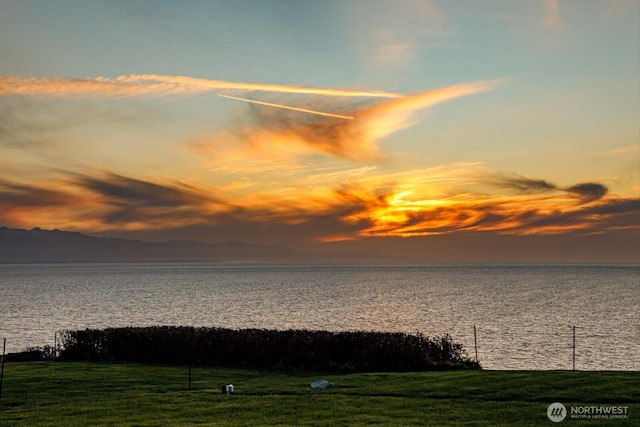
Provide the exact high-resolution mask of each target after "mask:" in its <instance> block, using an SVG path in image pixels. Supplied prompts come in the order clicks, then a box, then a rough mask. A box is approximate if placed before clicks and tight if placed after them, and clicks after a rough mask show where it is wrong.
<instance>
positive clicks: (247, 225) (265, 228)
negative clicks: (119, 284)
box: [0, 0, 640, 260]
mask: <svg viewBox="0 0 640 427" xmlns="http://www.w3.org/2000/svg"><path fill="white" fill-rule="evenodd" d="M294 3H295V5H293V4H292V5H289V4H288V3H287V6H286V7H285V6H283V3H282V2H273V3H272V2H269V1H265V2H264V3H262V2H261V3H260V4H261V6H260V7H257V6H256V8H255V10H254V8H250V10H248V9H247V8H246V7H243V6H241V5H240V4H241V2H240V3H238V2H187V3H185V4H184V5H183V4H180V6H179V9H180V12H179V13H176V10H173V8H174V7H176V8H177V6H174V5H172V4H169V3H167V4H164V3H163V4H162V5H161V6H159V5H154V6H152V7H150V6H147V5H146V3H141V4H140V5H139V8H140V12H141V13H140V14H139V16H136V17H127V18H126V19H124V20H122V18H123V16H124V15H126V13H125V11H123V10H122V9H121V8H120V6H119V5H116V4H114V5H109V6H106V4H105V3H103V2H85V3H79V4H78V5H76V7H74V9H73V13H71V11H70V10H65V7H57V6H55V7H54V6H52V5H51V4H50V2H38V1H36V2H35V3H33V2H26V3H21V2H16V3H15V4H13V5H12V7H11V8H10V9H7V12H5V13H6V15H4V17H3V18H0V20H2V23H3V25H0V36H2V37H0V40H1V41H0V53H2V54H3V57H7V58H9V59H8V60H7V61H3V62H2V63H0V158H1V159H2V163H3V164H2V166H3V167H2V168H1V169H0V226H9V227H21V228H31V227H42V228H59V229H64V230H72V231H83V232H87V233H93V234H95V233H100V234H102V235H110V236H118V237H144V238H147V237H148V238H150V239H156V240H163V239H165V238H168V236H170V238H180V239H182V238H192V239H193V238H196V239H201V240H206V241H220V240H223V239H230V240H243V239H244V240H245V241H249V242H253V243H265V244H284V245H292V247H294V248H295V247H304V248H312V249H313V250H318V251H321V250H322V249H317V248H327V247H331V248H339V249H336V250H337V251H339V250H342V249H340V248H345V247H347V246H348V245H351V246H348V247H350V248H355V250H356V251H360V250H369V249H370V248H372V249H371V250H380V251H382V252H384V253H387V252H386V251H387V250H388V249H387V244H388V242H389V241H394V242H396V240H394V239H397V241H401V242H402V244H403V245H405V246H404V247H405V248H407V249H406V251H407V252H409V251H411V250H414V249H415V248H422V249H425V250H429V251H432V252H430V255H429V256H432V255H433V253H434V252H433V251H436V249H434V248H432V247H431V243H432V242H433V241H434V240H437V241H439V242H442V241H443V240H440V239H441V236H449V237H450V238H451V239H450V240H448V241H449V242H454V241H455V242H456V245H460V246H458V248H460V247H464V245H465V243H464V242H466V241H467V240H465V239H468V238H469V236H474V237H473V238H472V239H480V240H482V239H484V236H489V235H490V236H493V237H496V236H499V237H504V236H566V237H567V239H569V240H571V239H574V240H571V242H573V243H572V245H573V246H571V245H569V246H571V247H579V246H580V245H581V244H582V243H581V242H582V241H581V240H579V239H577V237H583V236H594V235H598V236H600V235H602V236H605V237H606V238H607V239H608V238H611V239H613V240H611V241H612V242H617V243H612V247H613V248H614V249H615V250H617V253H616V255H615V256H616V257H618V256H620V257H621V259H625V260H629V259H632V260H634V259H636V258H638V256H640V252H638V251H637V250H636V249H633V248H632V249H631V250H629V249H628V248H629V247H632V245H631V243H634V241H633V240H632V239H636V240H637V239H638V238H640V207H639V203H640V184H638V182H640V181H639V179H640V169H639V168H638V161H639V160H640V145H639V143H638V141H640V131H639V129H640V128H639V127H638V116H639V115H640V102H639V100H638V97H637V91H638V88H640V86H638V75H640V74H639V73H640V69H639V68H638V63H639V62H638V59H639V58H638V55H639V54H638V51H640V45H639V42H638V40H640V39H639V38H638V35H639V34H638V28H639V25H638V4H637V2H597V1H584V2H569V1H563V0H537V1H535V2H525V3H509V2H498V3H491V4H487V5H482V6H479V5H476V3H475V2H458V1H452V2H435V1H427V0H406V1H397V2H396V1H394V2H391V1H384V0H366V1H358V0H353V1H349V2H339V3H337V4H336V3H333V2H294ZM36 6H37V7H36ZM147 9H149V10H147ZM156 9H158V10H160V9H162V12H161V13H156V14H154V13H151V12H153V11H156ZM3 12H4V11H3ZM143 12H144V13H143ZM146 12H150V13H146ZM45 17H46V19H45ZM94 18H95V19H94ZM115 23H118V25H117V28H118V30H117V31H115V30H113V28H115V26H114V24H115ZM94 27H95V28H94ZM35 29H37V30H38V31H35ZM72 30H73V31H72ZM78 34H83V35H85V36H86V40H85V39H82V40H80V39H79V38H78V36H77V35H78ZM97 34H100V35H101V37H97ZM104 34H109V36H110V37H103V35H104ZM124 41H126V43H124ZM221 41H224V42H221ZM541 41H544V42H543V43H541ZM129 42H131V43H129ZM71 58H73V60H71ZM77 58H83V60H82V61H78V60H77ZM594 58H597V60H594ZM85 59H86V60H85ZM60 76H66V77H60ZM197 76H201V77H197ZM212 77H216V78H212ZM495 79H497V80H495ZM506 82H508V84H507V83H506ZM379 89H384V90H379ZM478 236H479V237H478ZM430 239H433V240H430ZM615 239H618V240H615ZM625 239H627V240H625ZM554 241H555V242H557V241H558V240H554ZM603 241H607V240H606V239H604V240H603ZM621 241H623V243H624V244H620V242H621ZM319 242H322V243H319ZM416 242H421V243H420V244H418V243H416ZM625 242H626V243H625ZM629 242H631V243H629ZM340 245H344V246H340ZM376 245H377V246H376ZM413 245H415V246H413ZM420 245H421V246H420ZM625 245H626V246H625ZM374 246H375V248H374ZM400 246H401V245H400V244H398V245H397V246H395V247H396V248H398V247H400ZM636 246H637V245H636ZM409 248H410V249H409ZM634 250H636V252H633V251H634ZM389 251H391V250H389ZM598 251H599V252H598ZM479 252H482V253H481V254H480V255H482V256H483V255H484V253H485V252H487V253H488V252H491V248H486V250H485V248H482V249H480V250H479ZM520 252H521V253H522V254H524V255H522V258H523V259H526V257H527V256H528V248H527V247H526V245H525V244H522V246H521V247H520ZM594 252H598V253H599V254H601V255H602V254H604V255H607V253H608V249H607V248H595V249H594ZM631 252H633V253H631ZM449 253H451V254H453V255H451V256H452V257H454V258H455V256H456V255H455V254H456V252H455V251H454V250H450V252H449ZM465 253H469V252H468V251H467V252H465ZM477 253H478V252H477ZM510 255H511V254H510V253H507V254H506V258H508V259H510V258H509V256H510ZM496 257H497V258H499V259H505V255H504V253H503V255H501V256H496ZM634 257H635V258H634ZM586 258H588V259H592V258H589V257H584V259H586ZM536 259H538V258H536ZM567 259H571V260H573V259H576V260H577V259H583V258H580V257H578V256H576V257H575V258H572V255H571V254H568V255H567ZM594 259H595V258H594Z"/></svg>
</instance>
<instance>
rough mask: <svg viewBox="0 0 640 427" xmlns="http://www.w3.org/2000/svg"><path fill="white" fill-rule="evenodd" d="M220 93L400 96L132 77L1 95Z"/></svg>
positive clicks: (14, 82) (59, 81) (27, 87)
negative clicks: (224, 91)
mask: <svg viewBox="0 0 640 427" xmlns="http://www.w3.org/2000/svg"><path fill="white" fill-rule="evenodd" d="M220 90H230V91H242V92H254V91H266V92H284V93H298V94H314V95H323V96H338V97H374V98H397V97H400V96H401V95H399V94H395V93H390V92H382V91H369V90H350V89H332V88H318V87H306V86H295V85H278V84H268V83H244V82H229V81H224V80H209V79H201V78H195V77H187V76H165V75H159V74H129V75H123V76H119V77H116V78H110V77H94V78H54V77H47V78H37V77H19V76H0V95H45V96H163V95H196V94H202V93H212V92H216V91H220Z"/></svg>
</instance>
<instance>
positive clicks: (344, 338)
mask: <svg viewBox="0 0 640 427" xmlns="http://www.w3.org/2000/svg"><path fill="white" fill-rule="evenodd" d="M59 354H60V355H59V358H60V359H61V360H80V361H109V362H140V363H159V364H187V363H193V364H197V365H203V366H226V367H250V368H294V369H312V370H315V369H318V370H340V371H420V370H435V369H456V368H478V367H479V366H478V365H477V364H476V363H475V362H472V361H470V360H469V359H468V358H467V357H466V356H465V354H464V351H463V348H462V346H461V345H460V344H456V343H454V342H453V340H452V339H451V337H449V336H448V335H445V336H444V337H435V338H428V337H425V336H423V335H421V334H417V335H410V334H403V333H389V332H362V331H349V332H328V331H310V330H283V331H281V330H267V329H224V328H203V327H184V326H151V327H128V328H108V329H85V330H76V331H65V332H64V333H63V335H62V346H61V351H60V353H59Z"/></svg>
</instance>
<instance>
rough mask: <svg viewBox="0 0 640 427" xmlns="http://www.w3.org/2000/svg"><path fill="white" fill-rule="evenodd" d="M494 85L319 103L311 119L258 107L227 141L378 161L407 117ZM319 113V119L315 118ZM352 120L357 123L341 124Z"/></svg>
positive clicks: (259, 148)
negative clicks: (382, 145)
mask: <svg viewBox="0 0 640 427" xmlns="http://www.w3.org/2000/svg"><path fill="white" fill-rule="evenodd" d="M495 83H496V82H493V81H485V82H474V83H467V84H459V85H454V86H448V87H443V88H439V89H434V90H428V91H424V92H419V93H415V94H410V95H406V96H403V97H400V98H393V99H389V100H385V101H378V102H377V103H375V104H373V105H371V104H369V105H353V104H349V103H346V104H345V103H342V104H338V103H336V102H333V103H331V104H328V105H327V104H326V102H323V103H321V105H320V107H315V108H314V111H313V112H314V114H304V113H301V112H300V110H307V111H306V112H309V111H308V110H309V109H310V108H308V107H307V106H305V107H304V108H302V107H300V108H298V107H293V106H291V104H290V103H288V104H286V105H283V103H279V104H277V106H279V107H283V106H284V107H285V108H288V110H284V109H282V108H264V107H257V108H252V109H250V110H249V114H248V115H247V116H246V117H248V118H247V119H246V121H247V122H246V123H243V124H241V125H240V126H239V129H237V130H236V131H235V133H233V134H231V135H233V136H234V137H235V138H236V141H235V144H236V145H237V144H241V145H242V144H244V145H247V146H250V147H253V148H254V149H255V150H256V151H262V152H266V151H271V150H273V149H276V150H278V149H279V147H287V149H288V150H293V149H295V148H296V147H297V148H298V149H299V148H300V147H304V148H307V149H310V150H312V151H320V152H322V153H325V154H328V155H331V156H335V157H339V158H343V159H348V160H355V161H361V160H370V159H376V158H380V157H381V156H382V154H381V153H380V150H379V147H378V145H377V143H378V141H380V140H381V139H382V138H384V137H386V136H388V135H391V134H392V133H394V132H396V131H398V130H400V129H403V128H405V127H407V126H410V125H411V121H410V120H411V117H412V116H413V114H415V113H416V112H417V111H419V110H422V109H425V108H428V107H431V106H434V105H436V104H439V103H442V102H445V101H448V100H451V99H455V98H459V97H462V96H466V95H470V94H474V93H478V92H482V91H486V90H489V89H491V88H492V87H493V86H494V85H495ZM247 101H249V102H253V100H247ZM313 101H315V102H316V103H317V100H309V99H307V102H313ZM260 102H262V101H260ZM270 104H275V103H270ZM320 109H321V110H322V112H323V113H322V114H321V115H318V114H317V112H318V111H319V110H320ZM290 110H298V111H290ZM325 116H330V117H325ZM352 117H353V118H355V119H354V120H343V119H344V118H352ZM225 136H226V137H228V136H230V135H229V134H226V135H225ZM212 139H213V140H215V141H216V142H215V143H214V144H215V145H219V144H220V142H219V141H220V140H221V139H227V138H220V137H219V136H216V137H214V138H212ZM199 147H200V149H201V150H202V149H203V148H204V146H203V145H202V141H201V142H200V145H199ZM205 151H206V149H205Z"/></svg>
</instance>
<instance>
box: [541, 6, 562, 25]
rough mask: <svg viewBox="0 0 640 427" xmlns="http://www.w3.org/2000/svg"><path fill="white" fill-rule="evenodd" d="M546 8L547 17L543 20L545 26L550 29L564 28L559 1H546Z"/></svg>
mask: <svg viewBox="0 0 640 427" xmlns="http://www.w3.org/2000/svg"><path fill="white" fill-rule="evenodd" d="M544 6H545V16H544V19H543V25H544V26H545V27H549V28H558V27H560V26H562V20H561V19H560V7H559V5H558V0H544Z"/></svg>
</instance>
